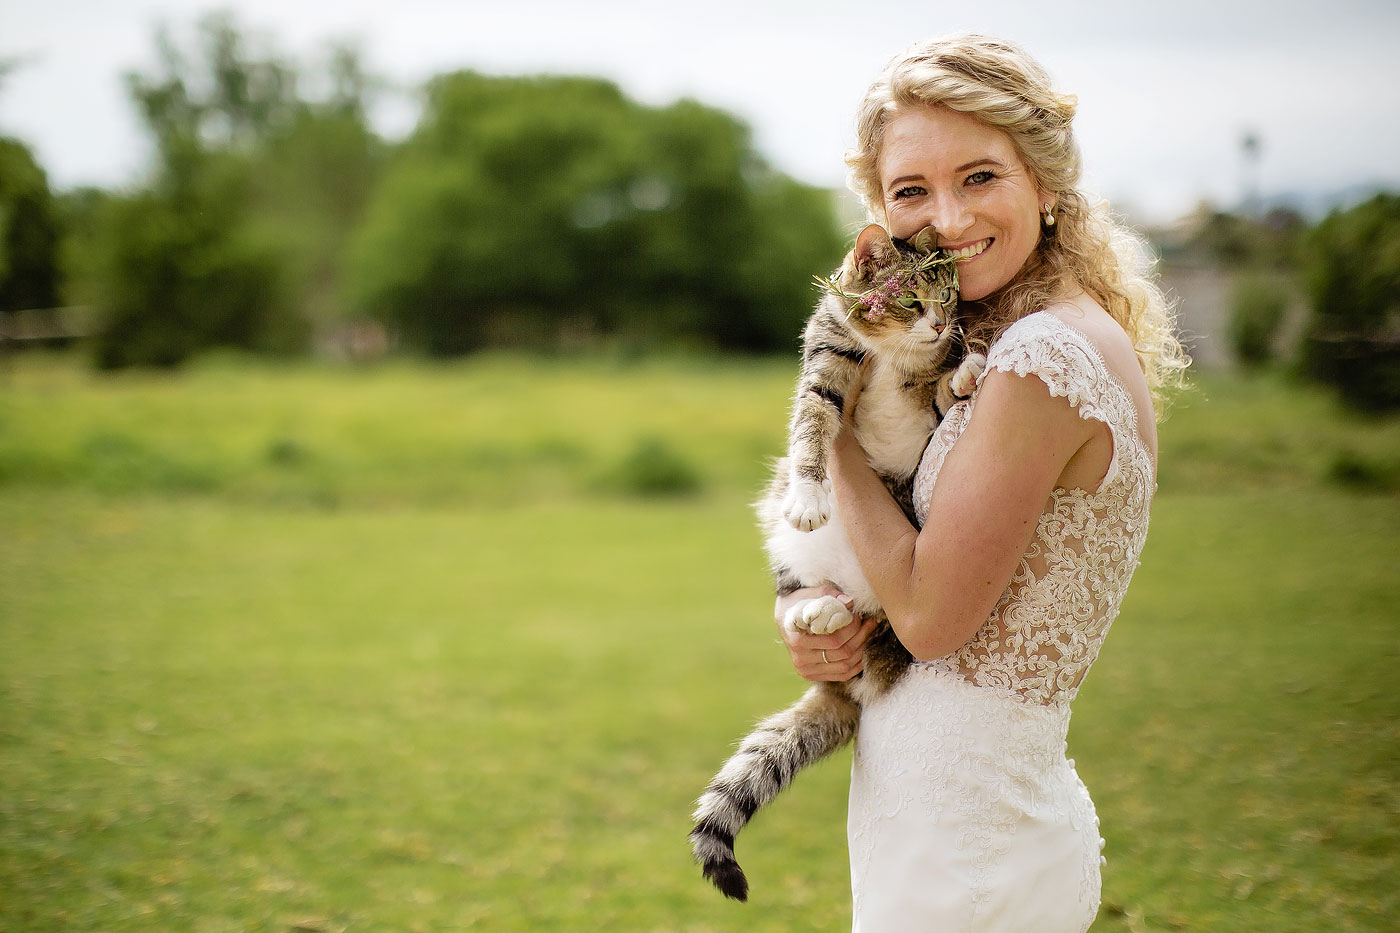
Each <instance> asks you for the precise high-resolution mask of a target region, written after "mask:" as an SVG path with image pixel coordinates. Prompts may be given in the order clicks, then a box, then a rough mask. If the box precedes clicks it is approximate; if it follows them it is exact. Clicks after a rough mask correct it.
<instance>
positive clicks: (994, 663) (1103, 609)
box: [914, 311, 1154, 704]
mask: <svg viewBox="0 0 1400 933" xmlns="http://www.w3.org/2000/svg"><path fill="white" fill-rule="evenodd" d="M995 370H1000V371H1002V372H1012V373H1015V374H1016V375H1018V376H1025V375H1035V376H1037V377H1039V378H1040V379H1041V380H1043V381H1044V382H1045V384H1046V385H1047V386H1048V387H1049V389H1050V394H1051V395H1053V396H1056V397H1063V398H1065V399H1067V400H1068V401H1069V403H1070V404H1071V405H1073V406H1074V407H1075V408H1076V409H1077V410H1078V412H1079V415H1080V417H1082V418H1091V419H1094V420H1097V421H1102V422H1104V423H1105V424H1106V425H1108V428H1109V431H1110V432H1111V434H1112V437H1113V458H1112V461H1111V462H1110V464H1109V467H1108V472H1107V473H1106V474H1105V476H1104V478H1103V480H1102V482H1101V483H1100V484H1099V488H1098V489H1097V490H1094V491H1088V490H1084V489H1056V490H1055V491H1054V493H1053V494H1052V496H1051V500H1050V504H1049V507H1048V508H1047V509H1046V510H1045V512H1044V513H1043V514H1042V515H1041V516H1040V522H1039V524H1038V526H1037V528H1036V533H1035V537H1034V538H1033V539H1032V541H1031V546H1030V549H1029V550H1028V551H1027V552H1026V553H1025V555H1024V556H1023V557H1022V558H1021V561H1020V564H1019V565H1018V566H1017V568H1016V572H1015V574H1014V575H1013V576H1012V578H1011V583H1010V585H1009V586H1008V587H1007V588H1006V591H1005V592H1004V593H1003V594H1002V596H1001V599H1000V600H999V601H998V602H997V605H996V607H995V608H994V609H993V610H992V614H991V616H990V617H988V619H987V621H986V623H984V624H983V626H982V628H981V629H980V630H979V631H978V632H977V635H976V636H975V637H974V638H973V639H972V640H971V641H969V642H968V643H967V644H966V645H964V646H963V647H962V648H960V649H958V650H957V651H956V652H954V653H952V654H950V655H947V656H945V657H942V658H937V659H935V660H932V661H927V662H923V665H925V666H928V667H932V668H937V669H939V670H946V671H949V672H952V673H957V674H960V675H961V676H963V677H965V678H967V679H968V680H970V681H971V682H973V683H975V684H977V685H979V686H984V687H997V688H1001V689H1003V690H1006V691H1009V692H1011V693H1013V694H1015V695H1016V696H1018V697H1020V698H1021V699H1023V700H1026V701H1029V702H1034V703H1063V704H1068V703H1069V702H1070V701H1071V700H1073V699H1074V695H1075V694H1076V693H1077V692H1078V689H1079V685H1080V683H1081V682H1082V681H1083V679H1084V675H1085V674H1086V673H1087V672H1088V670H1089V667H1090V665H1092V664H1093V663H1094V659H1095V658H1097V657H1098V654H1099V647H1100V646H1101V645H1102V644H1103V639H1104V636H1105V635H1106V634H1107V633H1108V628H1109V626H1110V625H1112V624H1113V620H1114V619H1115V618H1116V617H1117V615H1118V609H1119V606H1120V605H1121V604H1122V601H1123V595H1124V593H1126V592H1127V589H1128V583H1129V582H1130V581H1131V580H1132V576H1133V571H1134V570H1135V569H1136V568H1137V565H1138V556H1139V555H1140V554H1141V553H1142V545H1143V542H1144V541H1145V540H1146V539H1147V522H1148V512H1149V508H1150V506H1151V500H1152V492H1153V489H1154V479H1153V477H1154V473H1153V464H1152V458H1151V455H1150V454H1149V453H1148V451H1147V448H1146V446H1145V445H1144V444H1143V442H1142V439H1141V437H1140V436H1139V435H1138V430H1137V408H1136V406H1135V405H1134V404H1133V399H1132V396H1131V395H1129V394H1128V391H1127V389H1125V388H1124V387H1123V386H1122V384H1121V383H1119V382H1118V380H1117V379H1116V378H1114V376H1113V374H1112V373H1111V372H1110V371H1109V369H1108V366H1107V365H1106V364H1105V363H1104V361H1103V358H1102V357H1101V356H1100V355H1099V352H1098V350H1097V349H1096V348H1095V347H1094V345H1093V343H1091V342H1090V340H1089V338H1088V337H1086V336H1084V335H1083V334H1082V333H1080V332H1079V331H1078V330H1076V329H1074V328H1073V327H1071V326H1070V325H1068V324H1066V323H1064V322H1063V321H1061V320H1060V319H1059V318H1057V317H1055V316H1054V315H1053V314H1049V313H1046V312H1044V311H1042V312H1039V313H1037V314H1032V315H1029V316H1028V317H1025V318H1022V319H1021V320H1020V321H1017V322H1016V323H1015V324H1013V325H1012V326H1011V327H1010V328H1008V329H1007V331H1006V333H1005V334H1004V335H1002V337H1001V339H1000V340H998V341H997V342H996V344H995V345H993V347H992V349H991V352H990V353H989V354H988V357H987V368H986V371H985V372H983V374H982V377H981V379H979V380H978V385H979V387H980V385H981V383H982V381H983V380H985V379H986V377H987V374H988V373H991V372H993V371H995ZM976 401H977V396H976V393H975V392H974V394H973V397H972V398H971V399H968V400H967V401H965V402H959V403H958V404H957V405H955V406H954V407H953V409H952V410H951V411H949V413H948V417H947V418H945V419H944V420H943V423H942V424H941V425H939V428H938V431H937V432H936V433H935V434H934V437H933V440H932V442H930V444H929V446H928V450H927V452H926V453H925V454H924V461H923V463H922V464H921V465H920V467H919V473H918V475H917V476H916V479H915V483H914V508H915V510H916V512H917V513H918V515H919V517H920V518H921V519H922V518H924V517H926V516H927V515H928V507H929V499H930V497H931V496H932V494H933V484H934V482H936V481H937V479H938V473H939V471H940V470H941V469H942V467H943V461H944V459H945V458H946V457H947V455H948V451H949V450H950V449H951V448H952V446H953V443H954V442H955V441H956V440H957V439H958V437H959V436H960V435H961V434H962V432H963V430H964V429H965V428H966V427H967V422H968V419H969V418H970V417H971V415H972V411H973V406H974V405H975V404H976Z"/></svg>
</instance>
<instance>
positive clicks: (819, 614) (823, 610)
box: [783, 596, 854, 635]
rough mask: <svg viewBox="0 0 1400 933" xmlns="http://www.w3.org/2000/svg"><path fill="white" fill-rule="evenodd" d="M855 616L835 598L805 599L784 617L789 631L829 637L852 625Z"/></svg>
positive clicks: (784, 623)
mask: <svg viewBox="0 0 1400 933" xmlns="http://www.w3.org/2000/svg"><path fill="white" fill-rule="evenodd" d="M853 618H854V616H852V615H851V610H849V609H847V608H846V607H845V605H843V604H842V602H841V601H840V600H839V599H837V598H836V597H835V596H818V597H817V598H816V599H804V600H802V602H800V603H798V604H797V605H796V606H793V607H792V608H791V609H789V610H788V611H787V613H786V615H784V616H783V625H785V626H787V628H788V630H789V631H794V632H808V633H810V634H812V635H827V634H830V633H831V632H834V631H836V630H837V629H843V628H845V627H846V626H848V625H850V624H851V620H852V619H853Z"/></svg>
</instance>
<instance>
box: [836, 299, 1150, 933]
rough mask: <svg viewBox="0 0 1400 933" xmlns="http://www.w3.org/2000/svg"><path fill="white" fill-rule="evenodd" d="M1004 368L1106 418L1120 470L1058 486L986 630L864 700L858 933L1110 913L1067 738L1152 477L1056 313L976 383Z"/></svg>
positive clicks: (1113, 388) (1122, 407)
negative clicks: (1091, 486) (1102, 906)
mask: <svg viewBox="0 0 1400 933" xmlns="http://www.w3.org/2000/svg"><path fill="white" fill-rule="evenodd" d="M998 370H999V371H1002V372H1010V373H1014V374H1016V375H1018V376H1030V375H1033V376H1035V377H1037V378H1039V379H1041V380H1042V381H1044V383H1045V384H1046V385H1047V386H1048V387H1049V390H1050V393H1051V395H1052V396H1055V397H1062V398H1065V399H1067V400H1068V402H1069V404H1070V405H1072V406H1073V407H1074V408H1075V409H1076V410H1077V411H1078V413H1079V415H1080V416H1081V417H1083V418H1087V419H1095V420H1098V421H1101V422H1103V423H1104V424H1106V425H1107V426H1108V429H1109V432H1110V434H1111V436H1112V439H1113V455H1112V460H1111V462H1110V465H1109V467H1108V470H1107V472H1106V473H1105V475H1104V478H1103V479H1102V480H1101V481H1100V483H1099V485H1098V488H1097V489H1095V490H1092V491H1090V490H1084V489H1056V490H1055V491H1054V492H1053V494H1052V496H1051V498H1050V500H1049V502H1048V503H1047V506H1046V509H1045V511H1044V513H1043V514H1042V515H1041V517H1040V520H1039V523H1038V525H1037V528H1036V533H1035V536H1034V538H1033V539H1032V542H1031V545H1030V547H1029V549H1028V550H1027V551H1026V553H1025V555H1023V557H1022V559H1021V561H1020V562H1019V565H1018V566H1017V568H1016V571H1015V574H1014V575H1013V577H1012V579H1011V582H1010V584H1009V585H1008V586H1007V588H1006V591H1005V592H1004V593H1003V594H1002V597H1001V599H1000V600H999V601H998V602H997V604H996V607H995V608H994V610H993V611H992V613H991V615H990V616H989V617H988V619H987V621H986V622H985V623H984V624H983V625H982V627H981V628H980V629H979V630H978V632H977V634H976V635H975V636H974V637H973V638H972V639H971V640H970V641H969V642H968V643H967V644H966V645H964V646H963V647H962V648H960V649H959V650H957V651H955V652H953V653H951V654H949V655H946V656H944V657H942V658H937V659H935V660H932V661H926V662H919V663H916V664H915V665H914V667H913V669H912V670H911V671H910V672H909V673H908V674H907V675H906V676H905V677H904V678H902V679H901V680H900V681H899V682H898V683H897V684H896V685H895V686H894V688H893V689H891V690H890V691H889V692H888V693H887V694H885V695H884V696H882V697H880V698H878V699H877V700H876V701H874V702H873V703H871V704H869V705H867V706H866V707H865V709H864V711H863V713H862V717H861V726H860V731H859V733H858V735H857V738H856V752H855V760H854V765H853V768H852V774H851V804H850V813H849V825H848V833H849V838H850V850H851V880H852V892H853V895H854V905H853V906H854V914H855V929H856V930H858V931H862V933H865V931H871V930H878V931H885V930H905V929H929V928H937V929H947V930H969V931H970V930H1003V929H1006V930H1011V929H1035V930H1044V931H1051V930H1055V931H1060V930H1064V931H1083V930H1087V929H1088V928H1089V926H1090V925H1091V924H1092V922H1093V919H1094V916H1095V914H1096V913H1097V910H1098V903H1099V890H1100V865H1101V862H1102V858H1101V854H1100V850H1101V849H1102V847H1103V840H1102V839H1100V838H1099V830H1098V818H1097V817H1096V816H1095V814H1094V805H1093V802H1092V800H1091V799H1090V798H1089V794H1088V792H1087V791H1086V790H1085V788H1084V785H1083V783H1082V782H1081V781H1080V780H1079V777H1078V775H1077V774H1076V772H1075V770H1074V762H1073V761H1070V760H1068V759H1067V758H1066V757H1065V752H1066V744H1065V738H1066V734H1067V731H1068V728H1069V719H1070V702H1071V701H1072V700H1073V698H1074V696H1075V694H1076V692H1077V691H1078V689H1079V685H1080V684H1081V683H1082V681H1083V679H1084V675H1085V674H1086V673H1087V671H1088V669H1089V667H1090V666H1091V665H1092V664H1093V662H1094V659H1095V658H1096V657H1097V656H1098V653H1099V648H1100V646H1101V645H1102V643H1103V639H1104V636H1105V635H1106V634H1107V632H1108V629H1109V626H1110V625H1111V624H1112V622H1113V620H1114V618H1115V617H1116V616H1117V614H1118V609H1119V606H1120V604H1121V602H1122V599H1123V595H1124V593H1125V592H1126V590H1127V587H1128V583H1129V581H1130V580H1131V578H1132V575H1133V571H1134V570H1135V569H1136V567H1137V564H1138V556H1139V554H1140V553H1141V551H1142V546H1143V542H1144V540H1145V539H1146V535H1147V523H1148V512H1149V507H1150V505H1151V498H1152V492H1153V489H1154V467H1153V462H1152V457H1151V454H1150V453H1149V452H1148V450H1147V448H1146V446H1145V445H1144V444H1143V442H1142V439H1141V437H1140V435H1139V434H1138V430H1137V421H1138V417H1137V409H1136V407H1135V406H1134V404H1133V399H1132V396H1131V395H1130V394H1129V393H1128V391H1127V389H1126V388H1125V387H1124V386H1123V385H1122V384H1121V383H1119V382H1118V380H1117V379H1116V378H1114V376H1113V374H1112V372H1111V371H1110V370H1109V369H1108V367H1107V365H1106V364H1105V362H1104V360H1103V358H1102V357H1101V356H1100V354H1099V352H1098V350H1097V348H1096V347H1095V346H1094V344H1093V343H1092V342H1091V341H1090V340H1089V338H1088V337H1086V336H1085V335H1084V334H1082V333H1080V332H1079V331H1078V330H1076V329H1075V328H1073V327H1071V326H1070V325H1068V324H1066V323H1064V322H1063V321H1061V320H1060V319H1059V318H1057V317H1055V316H1054V315H1051V314H1048V313H1046V312H1040V313H1037V314H1032V315H1029V316H1028V317H1026V318H1023V319H1022V320H1020V321H1018V322H1016V323H1015V324H1014V325H1012V326H1011V327H1010V328H1008V329H1007V330H1006V332H1005V333H1004V334H1003V335H1002V337H1001V338H1000V339H999V340H997V342H996V343H995V344H994V345H993V346H992V348H991V350H990V352H989V353H988V357H987V369H986V372H984V373H983V376H982V379H979V382H978V387H979V388H980V386H981V382H982V380H983V379H985V378H986V374H987V373H990V372H993V371H998ZM976 400H977V392H976V391H974V393H973V396H972V398H971V399H968V400H967V401H964V402H960V403H958V404H957V405H955V406H954V407H953V408H952V409H951V410H950V411H949V412H948V415H947V417H946V418H945V419H944V420H943V422H942V424H941V425H940V426H939V428H938V430H937V431H936V432H935V434H934V437H933V440H932V441H931V442H930V443H929V446H928V449H927V451H926V452H925V454H924V460H923V463H922V464H921V465H920V467H919V472H918V473H917V474H916V477H915V482H914V505H915V510H916V511H917V513H918V515H919V517H920V518H921V519H922V518H924V517H926V516H927V514H928V508H929V500H930V498H931V495H932V490H933V485H934V483H935V481H936V480H937V478H938V473H939V471H940V470H941V468H942V466H943V462H944V459H945V458H946V456H947V454H948V451H949V450H950V449H951V448H952V446H953V444H954V443H955V442H956V441H957V439H958V437H960V436H961V435H962V432H963V431H964V430H965V429H966V427H967V424H968V420H969V419H970V417H971V415H972V412H973V410H974V409H975V406H976Z"/></svg>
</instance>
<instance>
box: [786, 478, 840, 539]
mask: <svg viewBox="0 0 1400 933" xmlns="http://www.w3.org/2000/svg"><path fill="white" fill-rule="evenodd" d="M783 517H784V518H786V519H787V520H788V524H790V525H792V527H794V528H796V529H797V530H798V531H816V530H817V529H818V528H820V527H822V526H823V525H825V524H826V523H827V522H828V521H829V520H830V519H831V481H830V480H826V481H824V482H820V483H818V482H814V481H813V480H810V479H797V478H794V479H793V480H792V481H791V482H789V483H788V491H787V495H786V496H785V497H784V498H783Z"/></svg>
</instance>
